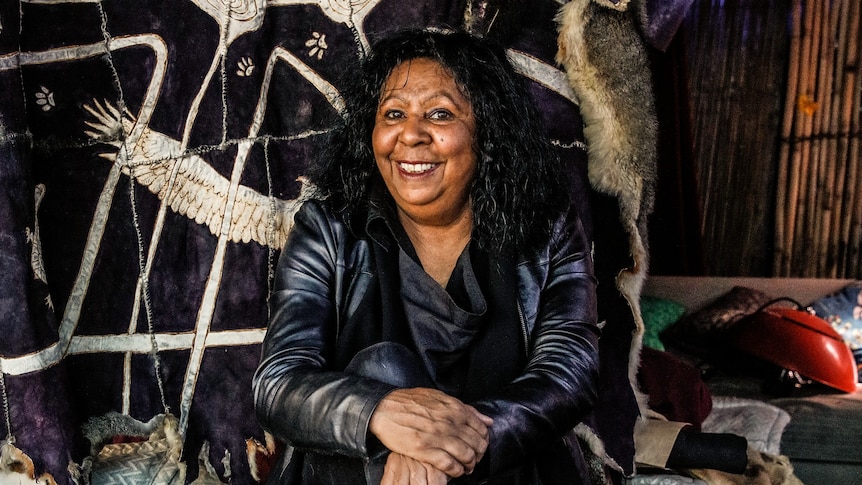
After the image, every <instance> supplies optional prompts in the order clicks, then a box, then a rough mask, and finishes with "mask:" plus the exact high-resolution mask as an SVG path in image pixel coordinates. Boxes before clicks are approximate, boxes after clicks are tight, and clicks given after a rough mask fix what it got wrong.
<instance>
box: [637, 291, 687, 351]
mask: <svg viewBox="0 0 862 485" xmlns="http://www.w3.org/2000/svg"><path fill="white" fill-rule="evenodd" d="M640 306H641V317H642V318H643V321H644V335H643V344H644V345H645V346H647V347H651V348H653V349H656V350H664V344H663V343H662V341H661V338H659V334H660V333H661V332H662V331H663V330H664V329H666V328H667V327H669V326H670V325H671V324H673V323H676V321H677V320H679V319H680V317H682V316H683V315H684V314H685V306H683V304H682V303H679V302H677V301H674V300H669V299H667V298H658V297H654V296H641V299H640Z"/></svg>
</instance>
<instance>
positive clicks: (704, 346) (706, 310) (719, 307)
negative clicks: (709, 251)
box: [660, 286, 773, 361]
mask: <svg viewBox="0 0 862 485" xmlns="http://www.w3.org/2000/svg"><path fill="white" fill-rule="evenodd" d="M772 299H773V298H772V297H770V296H769V295H767V294H766V293H764V292H762V291H759V290H755V289H753V288H747V287H744V286H735V287H733V288H732V289H731V290H729V291H728V292H727V293H725V294H723V295H722V296H720V297H718V298H717V299H716V300H715V301H713V302H712V303H710V304H708V305H706V306H705V307H703V308H702V309H700V310H698V311H696V312H694V313H691V314H689V315H686V316H684V317H683V318H681V319H679V321H677V322H676V323H674V324H672V325H671V326H669V327H668V328H666V329H665V330H664V331H663V332H661V334H660V336H661V339H662V341H663V342H664V343H665V345H668V346H669V347H671V348H673V349H676V350H679V351H682V352H684V353H687V354H691V355H693V356H695V357H699V358H701V359H705V360H707V361H716V360H718V359H719V358H720V355H721V354H722V353H723V350H725V349H726V348H727V347H726V344H725V341H726V336H727V332H728V330H730V329H731V328H733V326H734V325H735V324H736V323H737V322H738V321H739V320H740V319H742V318H743V317H745V316H747V315H751V314H752V313H754V312H756V311H757V310H758V309H760V308H761V307H762V306H763V305H765V304H767V303H769V302H770V301H771V300H772Z"/></svg>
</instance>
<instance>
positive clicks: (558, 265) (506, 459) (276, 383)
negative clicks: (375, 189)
mask: <svg viewBox="0 0 862 485" xmlns="http://www.w3.org/2000/svg"><path fill="white" fill-rule="evenodd" d="M354 232H355V231H351V228H350V227H348V225H346V224H345V223H344V222H342V221H341V220H340V219H339V218H338V217H336V216H335V215H333V214H332V213H331V211H330V210H329V209H328V208H327V206H326V204H325V203H324V202H319V201H308V202H306V203H305V204H304V205H303V207H302V208H301V209H300V210H299V212H298V213H297V214H296V217H295V225H294V227H293V229H292V230H291V233H290V236H289V238H288V241H287V243H286V246H285V248H284V250H283V251H282V254H281V257H280V260H279V263H278V267H277V274H276V278H275V287H274V292H273V294H272V297H271V301H270V306H271V310H272V311H271V320H270V324H269V328H268V330H267V334H266V337H265V339H264V342H263V346H262V358H261V363H260V366H259V368H258V370H257V372H256V373H255V376H254V382H253V388H254V398H255V409H256V412H257V417H258V420H259V421H260V423H261V425H262V426H263V427H264V429H266V430H268V431H270V432H271V433H272V434H273V435H274V436H276V437H277V438H279V439H281V440H284V441H285V442H287V443H289V444H291V445H293V447H295V448H296V449H297V450H303V451H307V452H315V453H323V454H339V455H346V456H353V457H359V458H366V457H368V456H369V454H370V453H372V451H373V450H372V449H370V448H371V447H370V445H369V443H370V441H371V440H370V439H369V436H368V432H367V429H368V423H369V420H370V417H371V414H372V412H373V411H374V409H375V407H376V405H377V403H378V402H379V401H380V400H381V399H382V398H383V397H384V396H385V395H386V394H387V393H388V392H390V391H391V390H392V386H390V385H387V384H384V383H381V382H378V381H376V380H372V379H367V378H363V377H358V376H354V375H348V374H345V373H342V372H339V371H338V369H333V364H332V361H333V355H334V354H335V352H336V347H337V345H338V338H339V331H340V328H341V325H342V324H343V322H344V321H347V320H348V319H350V318H351V317H352V316H354V315H355V314H356V313H357V312H363V308H362V307H361V305H360V302H362V301H363V295H364V294H365V293H366V292H367V291H368V289H369V288H370V287H371V285H372V283H373V282H374V279H375V272H376V271H377V269H376V267H375V264H374V261H373V251H372V250H371V247H370V246H371V245H372V244H375V242H376V240H374V239H373V238H371V237H369V236H368V235H367V234H366V233H363V234H362V235H359V236H357V235H356V234H354ZM393 270H395V271H397V268H393ZM592 270H593V268H592V256H591V253H590V247H589V244H588V242H587V240H586V238H585V236H584V232H583V229H582V227H581V224H580V220H579V219H578V218H577V216H576V214H575V211H570V212H569V214H567V215H566V216H565V217H562V218H561V219H560V220H559V221H558V222H557V224H556V225H555V227H554V230H553V234H552V237H551V238H550V242H549V244H548V245H547V246H546V247H544V248H543V250H542V251H539V252H538V253H536V254H533V255H532V256H530V257H526V256H523V257H520V258H519V262H518V264H517V265H516V268H515V274H517V279H518V281H517V288H518V293H519V294H520V298H519V300H520V301H518V302H517V304H518V310H519V317H520V320H521V327H522V328H521V333H522V338H523V339H524V340H525V341H524V342H522V344H523V348H525V349H529V352H528V355H527V356H526V362H527V365H526V368H525V369H524V370H523V372H522V374H521V375H520V376H519V377H517V378H516V379H515V380H514V381H512V382H511V383H510V384H509V385H508V386H506V387H505V388H503V389H501V390H500V392H499V394H498V395H496V396H493V397H492V398H489V399H484V400H482V401H478V402H472V403H470V404H472V405H474V406H475V407H476V408H477V409H479V411H480V412H482V413H484V414H486V415H488V416H490V417H491V418H493V420H494V424H493V427H492V430H491V440H490V446H489V448H488V451H487V452H486V455H485V459H484V460H483V461H484V462H487V465H486V466H485V467H484V470H485V471H486V472H487V473H488V474H490V475H491V476H493V475H495V474H497V473H500V472H501V471H503V470H506V469H510V468H511V467H517V466H519V465H520V464H522V463H524V462H525V459H527V458H528V457H529V453H530V452H535V451H536V450H539V449H542V447H543V446H544V445H546V444H547V443H548V442H549V441H550V442H554V441H557V438H558V437H560V436H563V435H564V434H565V433H566V432H567V431H568V430H571V429H572V428H573V427H574V426H575V425H576V424H577V423H578V422H580V420H581V419H583V417H584V416H585V415H586V414H587V413H588V412H589V411H590V409H591V407H592V405H593V402H594V400H595V396H596V388H595V386H596V378H597V372H598V370H597V369H598V350H597V349H598V335H599V331H598V327H597V326H596V301H595V279H594V277H593V275H592ZM477 470H478V469H477ZM274 473H278V471H277V470H274ZM569 479H571V477H569Z"/></svg>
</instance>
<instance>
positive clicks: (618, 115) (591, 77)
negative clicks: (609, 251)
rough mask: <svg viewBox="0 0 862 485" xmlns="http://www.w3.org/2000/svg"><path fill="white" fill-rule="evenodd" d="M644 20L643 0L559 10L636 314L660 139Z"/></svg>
mask: <svg viewBox="0 0 862 485" xmlns="http://www.w3.org/2000/svg"><path fill="white" fill-rule="evenodd" d="M645 22H646V7H645V3H644V0H618V1H617V2H614V1H612V0H572V1H571V2H569V3H567V4H566V5H564V6H563V7H561V9H560V11H559V14H558V16H557V23H558V26H559V50H558V52H557V62H559V63H560V64H561V65H563V66H564V67H565V69H566V73H567V76H568V79H569V83H570V84H571V85H572V88H573V89H574V91H575V93H576V94H577V96H578V98H579V101H580V108H581V115H582V117H583V119H584V137H585V138H586V142H587V147H588V157H589V179H590V183H591V184H592V186H593V187H594V188H595V189H596V190H598V191H600V192H602V193H605V194H609V195H613V196H615V197H616V198H617V199H618V200H619V204H620V217H621V219H622V223H623V225H624V226H625V228H626V230H627V231H628V233H629V246H630V248H631V254H632V257H633V258H634V267H633V268H631V269H630V270H629V271H625V272H623V273H621V274H620V278H619V281H618V282H617V284H618V286H619V289H620V290H621V291H622V292H623V293H624V294H625V295H627V296H628V297H629V303H631V304H632V305H633V310H636V311H635V312H634V313H635V315H638V314H639V312H638V311H637V310H638V308H637V300H638V298H637V297H638V295H639V294H640V289H641V286H642V284H643V280H644V279H645V277H646V270H647V263H648V253H647V248H646V241H647V237H646V219H647V216H648V215H649V213H650V212H651V210H652V204H653V198H654V190H655V188H654V187H655V178H656V168H655V164H656V151H657V148H656V142H657V137H658V122H657V120H656V112H655V100H654V98H653V88H652V78H651V72H650V67H649V57H648V53H647V48H646V42H645V40H644V38H643V36H642V35H641V30H640V26H642V25H645ZM638 325H639V327H640V326H641V322H639V321H638ZM638 340H639V339H638ZM635 347H638V346H637V345H636V346H635ZM637 350H638V349H633V357H634V360H632V362H633V363H636V362H637ZM632 368H633V369H634V368H636V366H632ZM632 377H634V376H632Z"/></svg>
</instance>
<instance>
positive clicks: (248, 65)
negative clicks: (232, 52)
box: [236, 57, 254, 77]
mask: <svg viewBox="0 0 862 485" xmlns="http://www.w3.org/2000/svg"><path fill="white" fill-rule="evenodd" d="M236 67H238V68H239V69H237V70H236V74H237V76H242V77H246V76H251V73H252V72H254V61H252V60H251V57H243V58H242V59H240V60H239V62H237V64H236Z"/></svg>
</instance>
